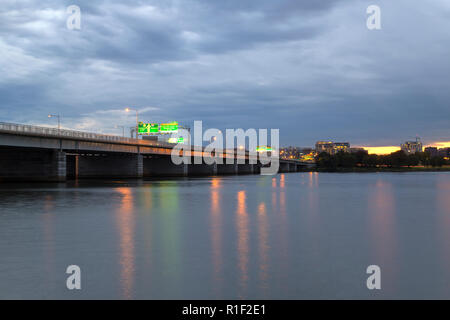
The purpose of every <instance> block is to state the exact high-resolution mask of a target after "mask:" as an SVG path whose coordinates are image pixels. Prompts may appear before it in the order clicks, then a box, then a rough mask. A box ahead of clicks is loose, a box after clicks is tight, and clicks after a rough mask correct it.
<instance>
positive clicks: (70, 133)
mask: <svg viewBox="0 0 450 320" xmlns="http://www.w3.org/2000/svg"><path fill="white" fill-rule="evenodd" d="M0 131H2V132H9V133H17V134H24V135H37V136H43V137H45V136H48V137H54V138H60V139H61V138H62V139H70V138H73V139H84V140H88V141H89V140H91V141H98V142H110V143H118V144H130V145H140V146H149V147H159V148H173V147H174V146H175V144H172V143H164V142H155V141H149V140H141V139H134V138H125V137H120V136H114V135H107V134H100V133H91V132H83V131H76V130H67V129H57V128H50V127H40V126H33V125H27V124H17V123H8V122H0ZM192 149H193V150H194V149H195V147H194V146H192ZM202 149H203V148H202ZM219 152H220V151H219ZM222 152H223V153H225V154H227V155H231V154H233V155H234V156H239V151H238V150H237V149H223V150H222ZM245 156H248V157H254V156H255V155H254V154H251V153H249V152H248V151H246V152H245ZM256 157H258V155H256Z"/></svg>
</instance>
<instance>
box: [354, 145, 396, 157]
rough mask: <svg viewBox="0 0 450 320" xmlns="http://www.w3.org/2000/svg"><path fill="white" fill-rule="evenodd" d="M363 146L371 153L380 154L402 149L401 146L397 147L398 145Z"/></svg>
mask: <svg viewBox="0 0 450 320" xmlns="http://www.w3.org/2000/svg"><path fill="white" fill-rule="evenodd" d="M361 148H364V149H365V150H367V152H369V154H378V155H382V154H390V153H392V152H396V151H399V150H400V147H396V146H384V147H361Z"/></svg>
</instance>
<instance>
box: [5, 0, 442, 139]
mask: <svg viewBox="0 0 450 320" xmlns="http://www.w3.org/2000/svg"><path fill="white" fill-rule="evenodd" d="M70 5H78V6H79V7H80V9H81V29H80V30H70V29H68V28H67V25H66V23H67V19H68V18H69V17H70V14H69V13H67V12H66V9H67V7H68V6H70ZM369 5H378V6H379V7H380V8H381V30H369V29H368V28H367V26H366V20H367V18H368V14H367V13H366V9H367V7H368V6H369ZM449 31H450V1H448V0H420V1H418V0H415V1H411V0H395V1H392V0H370V1H368V0H321V1H317V0H276V1H275V0H222V1H218V0H173V1H172V0H157V1H137V0H127V1H125V0H122V1H118V0H98V1H95V0H89V1H84V0H83V1H81V0H76V1H75V0H63V1H61V0H2V3H1V5H0V110H1V116H0V121H2V122H15V123H26V124H34V125H47V126H48V125H52V126H53V125H55V119H49V118H48V117H47V115H48V114H50V113H52V114H60V115H61V117H62V125H63V127H64V128H68V129H75V130H85V131H93V132H101V133H112V134H118V135H121V134H122V129H119V128H116V126H117V125H125V126H127V127H131V126H133V125H134V123H135V118H134V115H133V114H129V113H126V112H124V109H125V108H126V107H131V108H135V109H138V110H139V118H140V120H142V121H145V122H169V121H178V122H180V123H181V124H184V125H192V124H193V121H194V120H202V121H203V127H204V128H218V129H221V130H224V129H227V128H229V129H236V128H243V129H248V128H255V129H259V128H268V129H271V128H273V129H280V143H281V145H285V146H287V145H294V146H313V145H314V143H315V142H316V141H317V140H333V141H349V142H350V143H351V144H352V145H355V146H398V145H399V144H400V143H402V142H403V141H406V140H414V139H415V137H416V135H418V136H420V137H421V138H422V141H423V142H424V144H432V143H436V142H445V141H450V132H449V128H450V59H449V57H450V32H449Z"/></svg>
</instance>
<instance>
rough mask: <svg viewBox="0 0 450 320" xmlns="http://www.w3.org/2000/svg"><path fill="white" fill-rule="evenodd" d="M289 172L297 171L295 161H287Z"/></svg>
mask: <svg viewBox="0 0 450 320" xmlns="http://www.w3.org/2000/svg"><path fill="white" fill-rule="evenodd" d="M289 172H297V165H296V164H295V163H289Z"/></svg>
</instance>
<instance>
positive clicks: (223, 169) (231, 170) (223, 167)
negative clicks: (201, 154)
mask: <svg viewBox="0 0 450 320" xmlns="http://www.w3.org/2000/svg"><path fill="white" fill-rule="evenodd" d="M224 162H225V161H224ZM238 173H239V167H238V164H237V163H233V164H226V163H224V164H218V165H217V174H218V175H227V174H229V175H234V174H238Z"/></svg>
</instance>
